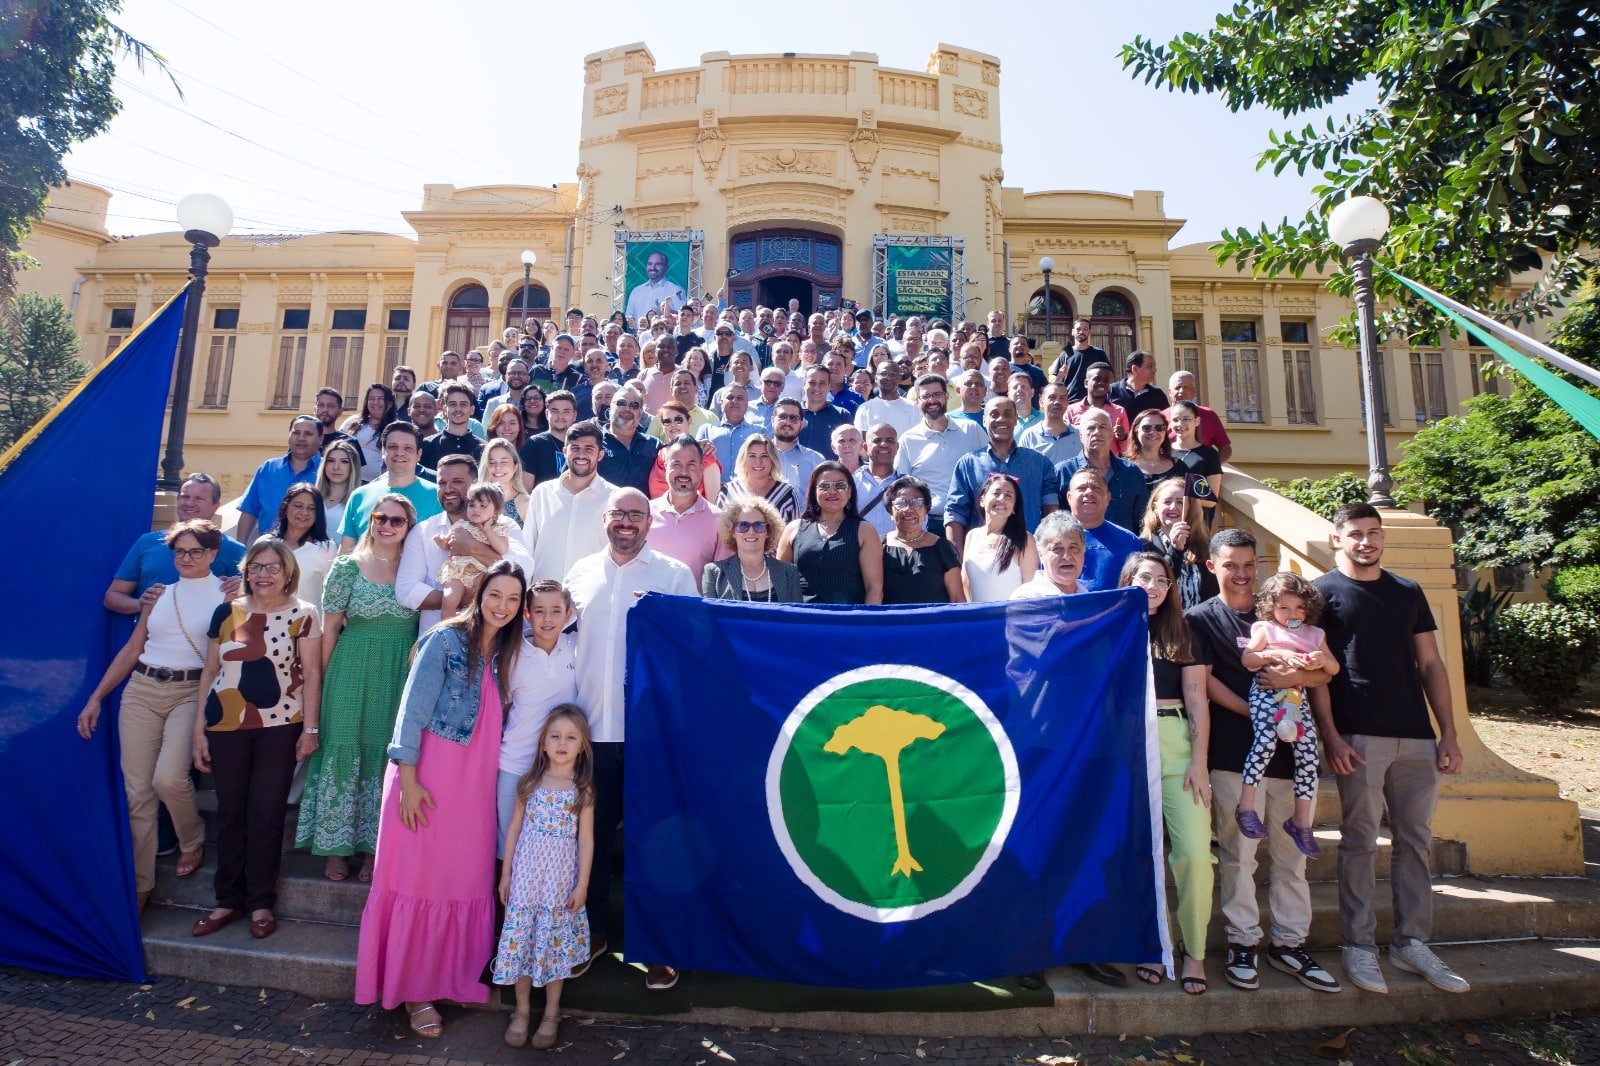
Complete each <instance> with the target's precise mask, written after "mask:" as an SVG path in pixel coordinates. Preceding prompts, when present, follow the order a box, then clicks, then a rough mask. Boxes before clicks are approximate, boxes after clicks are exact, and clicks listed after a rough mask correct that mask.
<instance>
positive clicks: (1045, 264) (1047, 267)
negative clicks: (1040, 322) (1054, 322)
mask: <svg viewBox="0 0 1600 1066" xmlns="http://www.w3.org/2000/svg"><path fill="white" fill-rule="evenodd" d="M1055 268H1056V261H1055V260H1054V259H1051V258H1050V257H1049V256H1048V255H1047V256H1045V257H1044V258H1043V259H1040V260H1039V270H1040V272H1041V273H1043V274H1044V341H1043V342H1042V343H1041V344H1040V345H1039V350H1040V351H1043V350H1044V346H1045V345H1046V344H1049V343H1050V272H1051V271H1052V270H1054V269H1055Z"/></svg>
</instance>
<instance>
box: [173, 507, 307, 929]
mask: <svg viewBox="0 0 1600 1066" xmlns="http://www.w3.org/2000/svg"><path fill="white" fill-rule="evenodd" d="M241 569H242V570H243V571H244V582H245V595H244V596H242V597H240V598H239V599H237V600H235V601H233V602H232V603H225V604H223V605H222V606H220V607H218V608H217V609H216V611H215V612H213V613H212V615H211V627H210V629H209V630H207V632H206V636H208V637H210V638H211V642H210V644H209V645H207V647H206V665H205V666H204V667H203V668H202V669H201V672H200V700H201V701H202V702H201V704H200V707H199V711H198V713H197V714H196V715H195V720H194V766H195V769H196V770H199V771H200V772H201V773H209V774H211V775H212V776H213V778H214V779H215V781H216V786H217V876H216V882H215V884H216V892H217V906H216V909H214V910H212V911H211V912H210V913H209V914H207V915H206V916H205V917H204V918H201V919H200V920H199V921H198V922H195V923H194V929H193V930H192V932H193V933H194V935H195V936H206V935H208V934H210V933H214V932H216V931H217V930H218V929H221V928H222V927H223V926H225V925H228V924H230V923H232V922H234V921H237V920H238V919H240V918H243V917H244V916H245V915H246V914H249V916H250V935H251V936H253V937H255V938H256V939H257V940H260V939H263V938H265V937H269V936H271V935H272V934H273V933H274V932H276V931H277V928H278V920H277V918H276V917H274V915H273V913H272V907H273V904H274V903H276V902H277V897H278V871H279V869H280V867H281V866H282V864H283V822H284V817H285V815H286V814H287V813H288V807H289V784H290V782H291V780H292V779H293V778H294V766H295V763H296V762H299V761H301V760H303V759H307V758H310V757H311V754H312V753H313V752H315V751H316V750H317V733H318V724H319V721H320V718H321V709H322V615H321V612H319V611H318V610H317V608H316V606H315V605H314V604H310V603H307V602H305V601H304V600H301V599H297V598H296V597H295V591H296V590H297V589H298V588H299V587H300V566H299V564H298V563H297V562H296V561H295V557H294V552H293V551H291V550H290V548H289V546H288V545H287V544H285V543H284V542H283V541H281V540H278V539H277V538H276V537H263V538H261V539H260V540H258V541H256V542H255V543H254V544H252V545H250V549H249V550H248V551H246V552H245V555H244V563H243V564H242V565H241Z"/></svg>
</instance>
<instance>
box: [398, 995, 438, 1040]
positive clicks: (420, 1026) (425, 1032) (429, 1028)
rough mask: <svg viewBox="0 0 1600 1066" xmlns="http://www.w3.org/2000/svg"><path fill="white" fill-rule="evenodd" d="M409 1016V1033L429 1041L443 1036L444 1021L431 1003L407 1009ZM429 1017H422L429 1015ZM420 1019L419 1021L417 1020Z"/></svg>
mask: <svg viewBox="0 0 1600 1066" xmlns="http://www.w3.org/2000/svg"><path fill="white" fill-rule="evenodd" d="M407 1010H408V1012H409V1013H410V1015H411V1018H410V1021H411V1031H412V1032H413V1033H416V1034H417V1035H418V1036H421V1037H426V1038H427V1039H429V1040H437V1039H439V1038H440V1037H441V1036H443V1035H444V1020H443V1019H441V1018H440V1017H439V1012H438V1010H436V1009H435V1008H434V1005H433V1004H432V1003H424V1004H423V1005H422V1006H420V1007H414V1008H407ZM430 1014H431V1017H423V1016H424V1015H430ZM419 1018H420V1019H421V1020H420V1021H419V1020H418V1019H419Z"/></svg>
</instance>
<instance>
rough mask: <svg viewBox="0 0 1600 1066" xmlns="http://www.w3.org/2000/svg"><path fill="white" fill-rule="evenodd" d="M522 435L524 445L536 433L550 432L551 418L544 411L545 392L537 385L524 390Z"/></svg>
mask: <svg viewBox="0 0 1600 1066" xmlns="http://www.w3.org/2000/svg"><path fill="white" fill-rule="evenodd" d="M521 406H522V434H523V443H527V438H529V437H531V436H533V435H534V434H535V433H548V432H550V417H549V416H548V415H546V414H545V411H544V390H543V389H541V388H540V387H539V386H537V385H529V386H528V387H527V388H525V389H523V390H522V404H521Z"/></svg>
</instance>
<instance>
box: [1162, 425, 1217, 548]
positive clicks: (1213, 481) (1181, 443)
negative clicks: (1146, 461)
mask: <svg viewBox="0 0 1600 1066" xmlns="http://www.w3.org/2000/svg"><path fill="white" fill-rule="evenodd" d="M1167 422H1168V423H1169V424H1170V425H1171V426H1172V435H1173V441H1172V457H1173V458H1174V459H1176V460H1178V462H1180V463H1182V464H1183V465H1184V468H1185V470H1186V472H1187V475H1188V480H1190V481H1193V480H1194V479H1195V478H1196V477H1200V478H1204V479H1205V482H1206V487H1207V488H1208V489H1210V490H1211V493H1210V496H1209V498H1202V499H1201V505H1202V506H1203V507H1204V508H1205V510H1206V518H1207V524H1208V525H1211V526H1215V525H1216V521H1215V518H1216V506H1217V500H1218V499H1219V497H1218V495H1217V494H1218V493H1220V492H1221V491H1222V453H1221V452H1219V451H1217V450H1216V449H1215V448H1213V447H1212V446H1211V445H1209V444H1201V443H1200V408H1198V407H1196V406H1195V405H1194V402H1193V401H1191V400H1179V401H1178V402H1177V403H1175V404H1173V405H1172V410H1171V413H1170V414H1168V416H1167ZM1194 495H1199V494H1198V493H1194Z"/></svg>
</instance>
